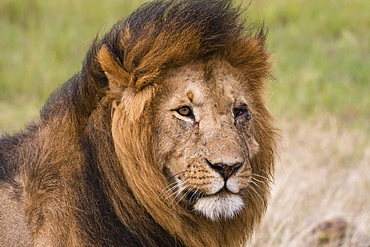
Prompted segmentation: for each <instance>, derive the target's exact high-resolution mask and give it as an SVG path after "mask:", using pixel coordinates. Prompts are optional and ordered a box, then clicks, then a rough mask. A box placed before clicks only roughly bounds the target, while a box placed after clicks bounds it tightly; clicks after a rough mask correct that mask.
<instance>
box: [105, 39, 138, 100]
mask: <svg viewBox="0 0 370 247" xmlns="http://www.w3.org/2000/svg"><path fill="white" fill-rule="evenodd" d="M98 61H99V63H100V65H101V67H102V69H103V70H104V73H105V75H106V76H107V78H108V80H109V89H110V91H111V92H112V93H114V94H117V96H119V97H120V96H122V93H123V91H124V89H125V88H127V87H128V86H129V83H130V80H131V76H130V74H129V73H128V72H127V71H126V70H124V69H123V68H122V67H121V66H120V65H119V64H118V63H117V62H116V61H115V60H114V59H113V58H112V56H111V54H110V52H109V50H108V48H107V47H106V46H105V45H103V46H102V47H101V49H100V51H99V53H98Z"/></svg>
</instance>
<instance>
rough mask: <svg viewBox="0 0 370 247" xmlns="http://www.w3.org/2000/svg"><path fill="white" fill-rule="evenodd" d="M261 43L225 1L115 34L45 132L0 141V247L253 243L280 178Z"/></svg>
mask: <svg viewBox="0 0 370 247" xmlns="http://www.w3.org/2000/svg"><path fill="white" fill-rule="evenodd" d="M264 44H265V36H264V34H263V32H262V31H259V32H256V33H255V34H254V32H252V31H251V29H250V27H248V26H247V27H246V26H245V25H244V22H243V20H242V18H241V17H240V11H239V10H238V8H235V7H233V6H232V4H231V3H230V1H228V0H218V1H208V0H187V1H178V0H174V1H164V0H160V1H154V2H152V3H148V4H145V5H144V6H142V7H141V8H139V9H138V10H136V11H135V12H134V13H133V14H132V15H131V16H130V17H128V18H127V19H126V20H125V21H123V22H119V23H118V24H116V25H115V26H114V27H113V28H112V30H111V31H110V32H109V33H108V34H106V35H105V37H104V38H103V39H102V40H101V41H96V42H95V43H94V44H93V45H92V47H91V49H90V51H89V52H88V54H87V56H86V60H85V62H84V64H83V67H82V70H81V72H80V73H78V74H77V75H75V76H74V77H72V78H71V79H70V80H69V81H68V82H67V83H66V84H64V85H63V86H62V88H61V89H59V90H58V91H56V92H55V93H54V94H52V96H51V97H50V98H49V100H48V101H47V102H46V104H45V106H44V108H43V109H42V111H41V120H40V121H39V122H38V123H36V124H34V125H32V126H30V127H28V129H27V130H26V131H24V132H22V133H20V134H17V135H15V136H5V137H3V138H2V139H1V141H0V184H1V187H0V188H1V189H0V197H1V202H0V211H1V212H0V245H1V246H194V247H195V246H197V247H199V246H239V245H240V244H243V243H245V242H246V241H247V240H248V239H249V238H250V237H251V235H252V234H253V231H254V229H255V228H256V227H257V226H258V224H259V222H260V220H261V216H262V215H263V213H264V212H265V209H266V205H267V198H268V196H269V183H270V180H271V178H272V173H273V167H274V153H275V146H276V130H275V127H274V126H273V119H272V117H271V115H270V113H269V111H268V110H267V109H266V106H265V99H264V94H265V89H264V88H265V83H264V82H263V80H265V79H266V78H268V77H269V70H270V64H269V62H268V54H267V52H266V51H265V49H264Z"/></svg>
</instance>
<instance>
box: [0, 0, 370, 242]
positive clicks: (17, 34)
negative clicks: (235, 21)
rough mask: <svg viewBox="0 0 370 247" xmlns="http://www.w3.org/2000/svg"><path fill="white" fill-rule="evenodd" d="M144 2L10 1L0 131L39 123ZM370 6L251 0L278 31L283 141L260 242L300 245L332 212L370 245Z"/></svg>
mask: <svg viewBox="0 0 370 247" xmlns="http://www.w3.org/2000/svg"><path fill="white" fill-rule="evenodd" d="M143 2H144V1H142V0H140V1H139V0H130V1H129V0H120V1H119V0H107V1H97V0H89V1H87V0H81V1H72V0H64V1H43V0H31V1H29V0H2V1H1V2H0V31H1V35H0V46H1V52H0V132H15V131H18V130H20V129H22V128H24V126H25V125H26V123H28V122H30V121H37V114H38V111H39V109H40V108H41V107H42V104H43V102H44V101H45V99H46V98H47V97H48V95H49V94H50V93H51V92H52V91H53V90H54V89H55V88H57V87H58V86H60V85H61V84H62V83H63V82H65V81H66V80H67V79H68V78H70V77H71V76H72V75H73V74H75V73H77V72H78V71H79V69H80V67H81V61H82V60H83V57H84V55H85V53H86V51H87V49H88V47H89V45H90V44H91V42H92V40H93V39H94V38H95V37H96V35H97V34H98V35H103V34H104V33H105V31H107V30H108V29H109V28H110V27H111V26H112V25H113V24H114V23H115V22H116V21H117V20H119V19H121V18H122V17H125V16H127V15H128V14H129V13H130V12H131V11H132V10H133V9H134V8H136V7H137V6H139V5H140V4H141V3H143ZM245 2H246V1H245ZM248 2H249V1H248ZM246 5H248V4H246ZM369 11H370V1H368V0H352V1H346V0H336V1H334V0H327V1H319V0H314V1H303V0H277V1H273V0H258V1H252V2H251V3H250V6H249V9H248V11H247V13H248V16H249V17H248V20H249V21H251V22H256V23H259V22H264V24H265V26H266V27H268V30H269V34H268V49H269V50H270V51H271V52H272V61H274V63H275V66H274V69H273V77H274V78H273V79H271V83H270V84H271V90H270V95H269V96H270V100H269V101H270V103H269V105H270V108H271V111H272V112H273V113H274V115H275V116H276V119H277V122H278V125H279V126H280V127H281V129H282V133H281V135H282V139H283V144H282V145H281V155H280V160H279V162H278V166H277V167H276V175H275V184H274V186H273V187H272V191H273V192H272V198H271V203H270V206H269V209H268V212H267V215H266V217H265V221H264V224H263V226H262V228H261V231H260V234H259V235H258V236H256V237H255V239H254V243H253V244H252V246H292V247H293V246H300V245H297V244H298V243H300V241H301V240H302V234H301V233H302V232H304V231H306V229H310V227H311V226H312V225H315V224H316V223H317V222H319V221H320V220H322V219H326V218H331V217H342V218H344V219H346V221H347V222H348V223H349V224H350V226H351V229H352V235H351V236H348V238H347V239H346V240H345V241H347V242H346V244H348V246H368V245H367V244H364V242H360V241H358V240H357V239H360V238H361V239H363V235H370V214H369V212H370V193H369V191H370V97H369V95H370V73H369V68H370V30H369V27H370V14H369ZM356 241H357V243H355V242H356ZM356 244H357V245H356Z"/></svg>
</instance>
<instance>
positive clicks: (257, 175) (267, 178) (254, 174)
mask: <svg viewBox="0 0 370 247" xmlns="http://www.w3.org/2000/svg"><path fill="white" fill-rule="evenodd" d="M254 176H256V177H260V178H263V179H266V180H268V181H270V182H273V181H272V180H271V179H270V178H269V177H266V176H262V175H259V174H256V173H252V177H254Z"/></svg>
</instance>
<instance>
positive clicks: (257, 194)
mask: <svg viewBox="0 0 370 247" xmlns="http://www.w3.org/2000/svg"><path fill="white" fill-rule="evenodd" d="M248 188H250V189H251V190H252V191H253V192H254V193H255V195H256V196H257V197H258V198H259V199H260V200H261V201H263V199H262V197H261V196H260V194H259V193H258V192H257V190H256V189H255V188H254V187H253V186H252V185H251V184H249V186H248ZM248 188H247V189H248ZM250 195H251V196H253V195H252V194H250ZM253 197H254V196H253Z"/></svg>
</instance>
